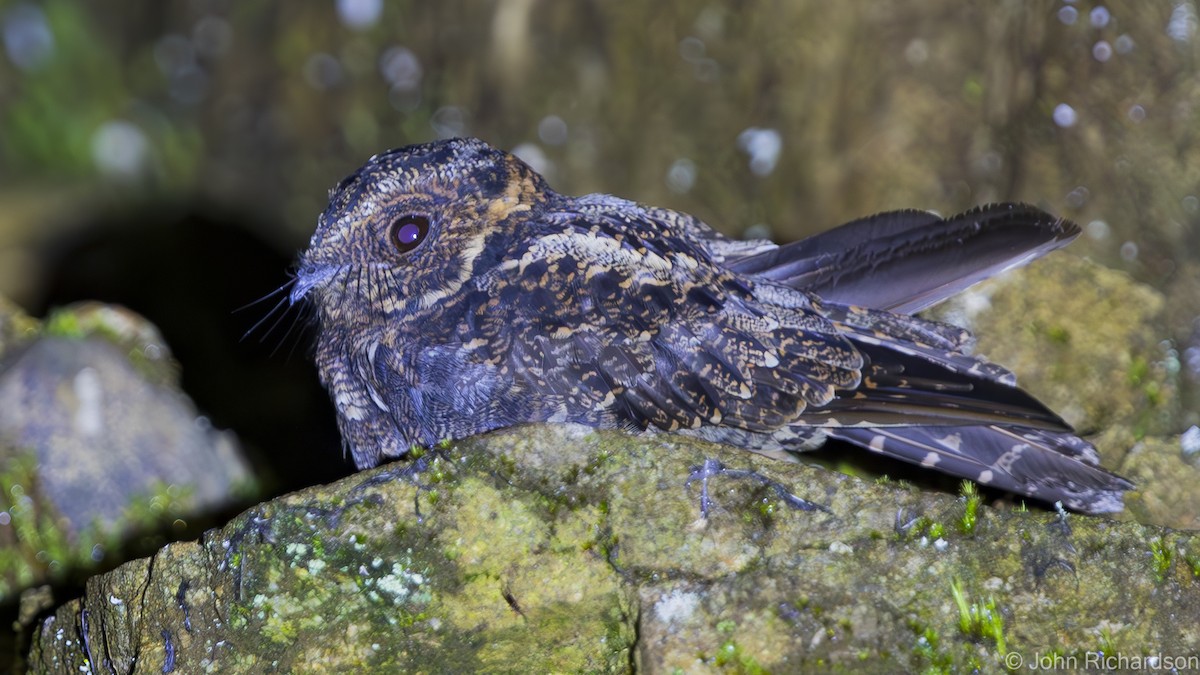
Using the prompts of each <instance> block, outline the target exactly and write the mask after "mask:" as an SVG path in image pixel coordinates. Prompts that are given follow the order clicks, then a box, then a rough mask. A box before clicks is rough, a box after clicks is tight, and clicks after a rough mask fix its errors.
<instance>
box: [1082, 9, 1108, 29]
mask: <svg viewBox="0 0 1200 675" xmlns="http://www.w3.org/2000/svg"><path fill="white" fill-rule="evenodd" d="M1111 18H1112V16H1111V15H1109V13H1108V9H1107V8H1106V7H1105V6H1104V5H1100V6H1098V7H1093V8H1092V13H1091V14H1089V15H1088V20H1089V21H1091V22H1092V26H1094V27H1096V28H1104V27H1105V26H1107V25H1108V21H1109V19H1111Z"/></svg>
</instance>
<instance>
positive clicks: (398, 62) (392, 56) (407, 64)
mask: <svg viewBox="0 0 1200 675" xmlns="http://www.w3.org/2000/svg"><path fill="white" fill-rule="evenodd" d="M379 74H380V75H382V76H383V79H385V80H387V81H388V83H390V84H391V85H392V86H393V87H395V88H397V89H400V90H409V89H416V88H417V87H418V86H420V84H421V76H422V75H424V71H423V70H422V68H421V62H420V61H419V60H418V59H417V55H416V54H414V53H413V52H412V50H411V49H408V48H406V47H390V48H388V50H387V51H385V52H384V53H383V56H380V57H379Z"/></svg>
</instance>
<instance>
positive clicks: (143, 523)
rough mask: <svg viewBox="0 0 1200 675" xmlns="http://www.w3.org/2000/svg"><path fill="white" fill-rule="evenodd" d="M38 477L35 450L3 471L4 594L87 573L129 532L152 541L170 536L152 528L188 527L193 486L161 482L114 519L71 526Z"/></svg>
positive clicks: (0, 589) (0, 568)
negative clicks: (39, 489) (48, 499)
mask: <svg viewBox="0 0 1200 675" xmlns="http://www.w3.org/2000/svg"><path fill="white" fill-rule="evenodd" d="M37 481H38V474H37V458H36V455H35V453H33V452H23V453H20V454H18V455H16V456H14V457H13V458H11V459H10V460H9V461H8V463H7V465H6V466H5V468H4V470H3V471H0V486H3V488H4V489H0V512H4V513H7V514H8V518H9V523H8V527H6V528H3V530H4V533H5V534H4V535H0V536H3V539H0V541H2V542H3V546H0V598H6V597H8V596H9V595H10V594H12V593H16V592H19V591H21V590H22V589H24V588H27V587H29V586H31V585H34V584H37V583H42V582H45V581H47V580H51V581H55V580H62V579H65V578H70V577H81V576H84V575H86V574H87V573H88V571H89V570H93V569H95V568H96V567H97V566H98V563H99V562H100V561H101V560H103V558H104V557H107V556H110V555H114V556H115V555H117V554H119V553H120V552H121V551H122V550H124V548H125V546H126V540H127V538H128V537H129V535H130V534H138V535H139V537H140V538H141V540H144V541H145V543H147V544H148V545H153V544H161V543H163V542H164V541H165V536H159V537H154V536H153V533H155V532H163V531H169V530H170V529H171V527H172V526H173V525H174V526H176V527H180V526H182V527H186V523H184V522H183V521H182V520H181V519H180V518H179V514H181V513H185V512H186V511H187V510H188V508H189V506H190V504H191V503H192V501H193V500H192V495H193V490H191V489H184V488H181V487H179V486H175V485H168V484H165V483H161V482H159V483H156V484H154V485H153V486H152V487H151V489H150V491H149V492H148V493H146V494H144V495H137V496H133V497H131V498H130V500H129V503H128V504H127V506H126V508H125V511H124V512H123V513H122V514H121V516H120V517H119V518H117V519H116V520H115V521H113V522H110V523H104V522H101V521H99V520H96V521H94V522H92V523H88V524H86V525H84V526H83V527H78V528H77V530H76V531H72V527H71V524H70V523H68V522H66V521H65V520H64V519H63V517H62V515H61V514H59V513H58V512H57V511H56V510H54V509H53V508H50V507H48V506H47V505H46V504H45V500H44V499H42V498H41V497H40V495H39V494H38V492H37V484H38V482H37ZM147 537H149V539H147Z"/></svg>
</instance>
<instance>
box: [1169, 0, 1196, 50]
mask: <svg viewBox="0 0 1200 675" xmlns="http://www.w3.org/2000/svg"><path fill="white" fill-rule="evenodd" d="M1196 25H1197V19H1196V7H1195V5H1193V4H1192V3H1191V2H1180V3H1177V4H1176V5H1175V9H1173V10H1172V11H1171V18H1170V20H1168V21H1167V36H1168V37H1170V38H1171V39H1172V40H1175V41H1176V42H1188V41H1190V40H1191V39H1192V36H1193V35H1195V34H1196Z"/></svg>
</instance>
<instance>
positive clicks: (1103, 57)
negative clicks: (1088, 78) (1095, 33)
mask: <svg viewBox="0 0 1200 675" xmlns="http://www.w3.org/2000/svg"><path fill="white" fill-rule="evenodd" d="M1112 55H1113V48H1112V45H1110V44H1108V41H1107V40H1100V41H1099V42H1097V43H1096V44H1094V45H1092V58H1094V59H1096V60H1097V61H1099V62H1100V63H1104V62H1105V61H1108V60H1109V59H1111V58H1112Z"/></svg>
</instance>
